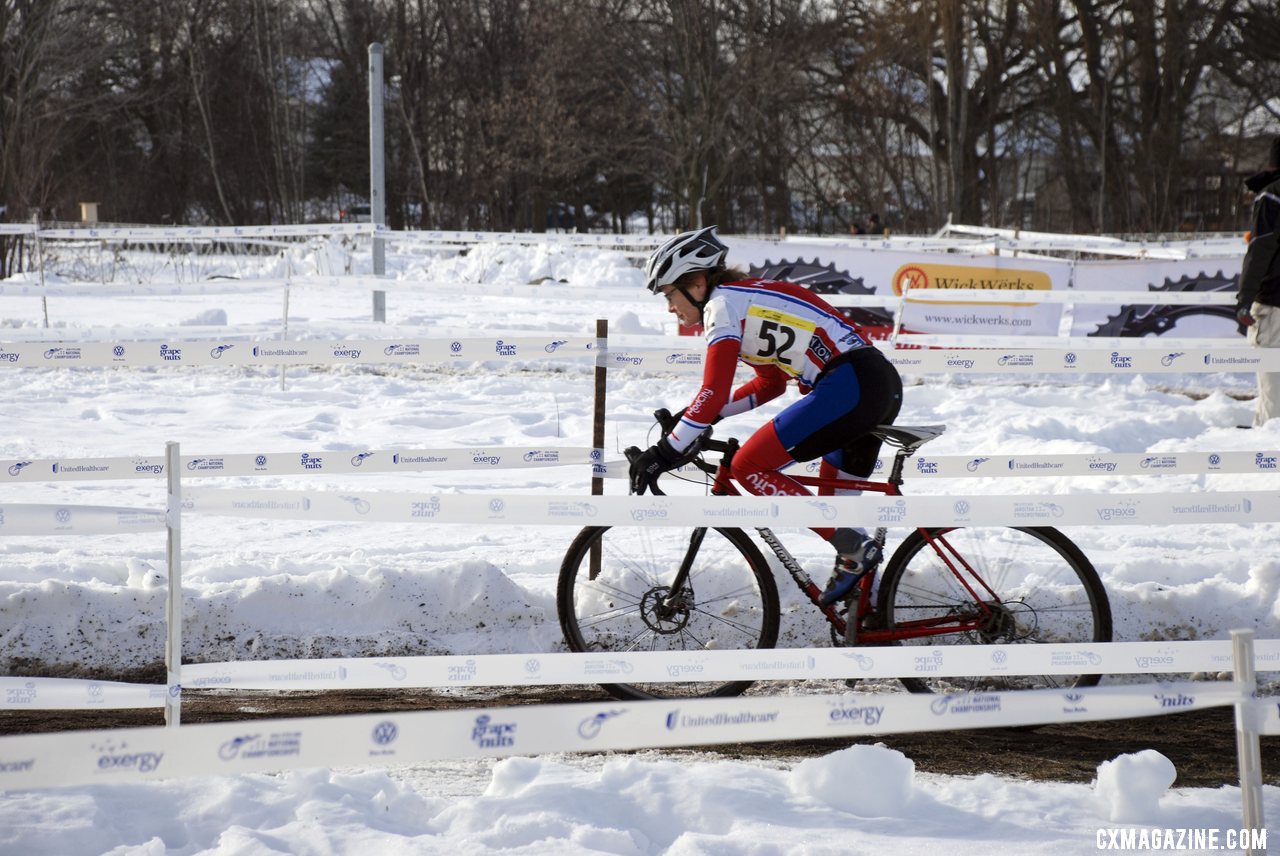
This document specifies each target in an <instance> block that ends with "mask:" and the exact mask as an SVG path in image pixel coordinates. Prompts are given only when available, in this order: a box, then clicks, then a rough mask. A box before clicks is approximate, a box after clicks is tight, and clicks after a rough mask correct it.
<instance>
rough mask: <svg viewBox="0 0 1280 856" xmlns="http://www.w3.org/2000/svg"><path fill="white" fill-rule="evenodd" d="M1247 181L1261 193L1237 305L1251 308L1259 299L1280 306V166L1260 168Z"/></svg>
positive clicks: (1256, 191)
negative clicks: (1277, 167) (1258, 171)
mask: <svg viewBox="0 0 1280 856" xmlns="http://www.w3.org/2000/svg"><path fill="white" fill-rule="evenodd" d="M1244 184H1245V187H1247V188H1249V189H1250V190H1252V191H1253V192H1254V193H1255V194H1257V196H1256V198H1255V199H1254V201H1253V217H1252V219H1251V220H1250V227H1249V231H1250V232H1251V233H1252V235H1253V237H1252V239H1251V240H1250V241H1249V249H1248V250H1246V251H1245V254H1244V267H1243V268H1241V270H1240V293H1239V296H1238V297H1237V298H1236V309H1238V310H1239V309H1248V308H1249V307H1250V306H1251V305H1253V302H1254V301H1255V300H1256V301H1258V302H1259V303H1263V304H1266V305H1267V306H1280V169H1270V170H1267V171H1266V172H1260V173H1258V174H1257V175H1255V176H1254V177H1253V178H1251V179H1249V180H1248V181H1246V182H1245V183H1244Z"/></svg>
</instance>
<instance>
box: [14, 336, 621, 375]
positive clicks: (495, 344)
mask: <svg viewBox="0 0 1280 856" xmlns="http://www.w3.org/2000/svg"><path fill="white" fill-rule="evenodd" d="M553 355H554V356H553ZM595 355H596V339H595V338H587V337H582V336H579V337H561V338H556V337H537V338H525V337H503V338H497V339H490V338H471V339H453V340H448V339H395V340H383V339H346V340H342V341H336V342H335V341H332V340H310V341H283V342H282V341H279V340H273V341H256V342H254V341H250V342H240V341H208V340H206V341H198V342H195V341H172V340H171V341H168V342H75V343H69V342H43V343H38V342H13V343H5V344H0V367H3V366H10V367H17V368H38V367H42V368H75V367H82V366H84V367H102V366H282V365H284V366H294V365H348V364H349V365H370V364H383V363H413V364H419V363H442V362H445V363H447V362H452V361H455V360H458V361H469V362H474V361H478V360H531V359H549V358H554V359H562V358H572V357H595Z"/></svg>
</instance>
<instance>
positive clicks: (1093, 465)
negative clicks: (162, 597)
mask: <svg viewBox="0 0 1280 856" xmlns="http://www.w3.org/2000/svg"><path fill="white" fill-rule="evenodd" d="M602 457H603V454H602V453H601V452H600V450H594V449H589V448H587V447H585V446H561V447H550V448H549V447H541V446H540V447H533V446H516V447H510V446H495V447H491V448H483V449H477V448H469V449H465V448H464V449H366V450H364V451H358V452H346V451H344V452H334V451H331V450H323V451H320V452H297V451H294V452H250V453H235V454H214V455H184V456H183V457H182V463H183V466H184V470H183V473H184V475H185V476H187V477H191V478H195V477H217V476H250V477H252V476H280V475H322V474H323V475H333V474H348V473H354V474H360V473H394V472H423V471H431V470H450V471H457V470H476V469H479V470H487V469H512V468H519V467H548V466H581V465H583V464H591V466H592V475H595V476H601V477H603V478H618V479H625V478H629V475H628V470H629V468H630V466H631V465H630V463H629V462H628V461H626V460H623V459H617V460H612V461H604V462H601V459H602ZM890 461H891V459H890V458H888V457H886V456H883V455H882V456H880V457H879V458H877V459H876V464H875V469H874V470H873V472H872V474H873V475H876V474H884V473H885V472H886V471H887V469H888V466H889V463H890ZM818 464H819V462H817V461H810V462H808V463H805V464H801V465H797V466H796V467H795V468H793V469H802V470H803V471H804V472H805V473H806V474H808V475H817V473H818V470H819V466H818ZM164 467H165V462H164V458H163V457H160V456H155V457H146V456H132V457H112V458H37V459H33V458H13V459H7V460H0V482H3V481H8V482H10V483H14V484H19V483H34V482H69V481H94V480H107V479H147V478H151V479H155V478H161V477H162V476H163V475H164ZM679 472H681V473H686V474H688V475H693V476H696V477H697V478H702V475H701V474H700V473H698V471H697V470H696V469H695V468H693V467H690V466H686V467H681V468H680V470H679ZM1275 472H1280V451H1277V450H1271V449H1263V450H1241V451H1234V452H1167V453H1160V454H1151V453H1145V452H1127V453H1108V454H1092V455H1090V454H1075V455H917V456H915V457H912V458H908V459H907V462H906V464H905V465H904V469H903V476H904V477H905V478H906V479H908V480H914V479H917V478H925V479H927V478H1027V477H1036V476H1070V477H1076V476H1107V475H1171V474H1194V475H1203V474H1207V473H1230V474H1241V473H1275ZM6 474H7V475H6Z"/></svg>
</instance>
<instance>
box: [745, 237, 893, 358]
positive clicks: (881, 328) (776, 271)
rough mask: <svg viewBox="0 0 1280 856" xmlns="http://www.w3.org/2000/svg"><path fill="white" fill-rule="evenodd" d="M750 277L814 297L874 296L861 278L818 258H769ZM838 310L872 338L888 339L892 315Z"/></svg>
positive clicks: (859, 309)
mask: <svg viewBox="0 0 1280 856" xmlns="http://www.w3.org/2000/svg"><path fill="white" fill-rule="evenodd" d="M748 272H749V273H750V274H751V276H758V277H760V278H761V279H768V280H775V279H776V280H783V281H785V282H794V283H795V284H797V285H803V286H804V287H805V288H808V289H809V290H810V291H812V292H814V293H815V294H875V290H874V289H871V288H867V286H866V285H864V284H863V282H862V277H854V276H851V275H850V274H849V272H848V271H842V270H836V266H835V263H834V262H833V263H831V264H828V265H823V264H822V263H821V262H820V261H819V260H818V258H817V257H814V260H813V261H811V262H806V261H805V260H804V259H803V258H800V259H796V260H795V261H788V260H786V259H782V260H781V261H777V262H773V261H770V260H768V259H766V260H765V263H764V264H763V265H752V266H751V269H750V270H749V271H748ZM838 311H839V312H840V314H841V315H843V316H844V317H845V318H848V319H849V320H850V321H852V322H853V323H854V324H856V325H857V326H858V327H860V328H862V330H863V332H865V333H866V334H867V335H868V336H870V337H871V338H873V339H887V338H889V336H890V334H892V333H893V313H891V312H888V311H887V310H882V309H875V308H867V307H863V306H844V307H839V308H838Z"/></svg>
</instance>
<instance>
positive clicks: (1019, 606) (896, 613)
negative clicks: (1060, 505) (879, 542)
mask: <svg viewBox="0 0 1280 856" xmlns="http://www.w3.org/2000/svg"><path fill="white" fill-rule="evenodd" d="M878 608H879V611H880V615H881V616H882V617H883V623H884V626H885V628H886V629H889V630H897V631H899V632H901V633H902V634H903V637H905V638H901V640H900V644H903V645H918V646H923V647H925V648H930V649H935V650H934V651H931V652H929V653H928V654H925V655H924V656H922V657H920V658H918V662H917V665H916V670H917V673H918V676H916V677H905V678H902V679H901V680H902V683H903V684H904V685H905V686H906V688H907V689H909V690H911V691H912V692H952V691H957V690H965V691H998V690H1008V689H1032V688H1045V687H1086V686H1093V685H1094V684H1096V683H1098V680H1099V679H1100V678H1101V675H1097V674H1089V673H1087V672H1084V673H1080V674H1070V675H1007V676H1004V675H995V676H993V675H986V676H975V677H936V678H935V677H930V676H929V674H928V673H929V671H930V670H931V669H933V668H937V667H938V663H939V662H940V661H944V660H945V651H944V650H943V648H944V646H947V645H1000V644H1030V645H1034V644H1043V643H1059V642H1063V643H1093V642H1110V641H1111V605H1110V603H1109V602H1108V600H1107V592H1106V589H1104V588H1103V586H1102V581H1101V580H1100V579H1099V578H1098V572H1097V571H1095V570H1094V568H1093V565H1092V564H1090V562H1089V560H1088V559H1087V558H1085V555H1084V553H1082V552H1081V551H1080V549H1079V548H1078V547H1077V546H1076V545H1075V544H1074V543H1072V542H1071V540H1070V539H1068V538H1067V537H1066V536H1065V535H1063V534H1062V533H1061V532H1059V531H1058V530H1056V529H1053V528H1049V527H1027V528H1014V527H999V526H995V527H972V528H964V529H927V530H916V531H915V532H912V533H911V535H909V536H908V537H907V539H906V540H905V541H903V543H902V545H901V546H900V547H899V548H898V549H897V550H896V551H895V552H894V554H893V557H892V558H891V559H890V560H889V562H888V564H887V565H886V566H885V571H884V577H883V579H882V580H881V584H880V595H879V598H878ZM962 621H964V622H966V623H967V624H968V625H969V628H970V629H967V630H963V631H961V630H951V631H947V632H939V633H937V634H936V635H933V633H932V632H931V630H934V631H946V628H948V627H952V628H955V627H957V626H958V622H962ZM917 634H918V635H917ZM922 653H923V652H922ZM1099 659H1100V658H1099V656H1098V654H1097V652H1092V651H1089V650H1088V649H1081V650H1080V651H1079V652H1074V653H1072V655H1071V657H1070V658H1069V662H1070V663H1071V664H1072V665H1077V664H1078V665H1080V666H1082V667H1086V668H1087V667H1088V666H1089V665H1094V664H1096V663H1097V662H1099Z"/></svg>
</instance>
